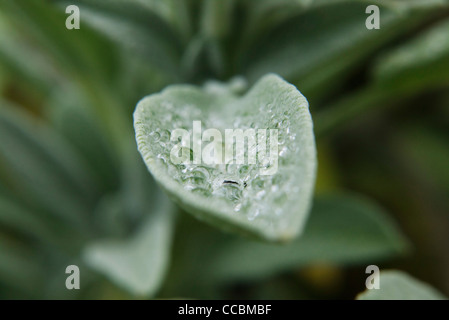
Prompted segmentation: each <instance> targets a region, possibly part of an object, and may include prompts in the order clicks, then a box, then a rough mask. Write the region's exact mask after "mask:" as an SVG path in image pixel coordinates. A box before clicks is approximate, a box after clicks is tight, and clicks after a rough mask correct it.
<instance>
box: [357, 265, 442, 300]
mask: <svg viewBox="0 0 449 320" xmlns="http://www.w3.org/2000/svg"><path fill="white" fill-rule="evenodd" d="M379 277H380V278H379V279H380V288H379V289H371V290H366V291H364V292H362V293H361V294H359V295H358V296H357V299H358V300H447V298H445V297H444V296H443V295H442V294H441V293H439V292H438V291H437V290H435V289H434V288H432V287H431V286H430V285H428V284H427V283H424V282H421V281H420V280H417V279H415V278H413V277H411V276H410V275H408V274H406V273H405V272H401V271H396V270H391V271H381V272H380V274H379Z"/></svg>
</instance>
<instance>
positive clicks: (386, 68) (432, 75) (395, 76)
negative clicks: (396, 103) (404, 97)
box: [375, 19, 449, 91]
mask: <svg viewBox="0 0 449 320" xmlns="http://www.w3.org/2000/svg"><path fill="white" fill-rule="evenodd" d="M448 34H449V20H447V19H446V20H444V21H442V22H439V23H438V24H437V25H435V26H434V27H432V28H431V29H430V30H426V31H425V32H423V33H422V34H420V35H418V36H417V37H415V38H413V39H412V40H411V41H409V42H407V43H406V44H404V45H402V46H400V47H399V48H397V49H394V50H393V51H391V52H388V53H387V54H384V55H383V56H382V57H381V58H380V59H379V62H378V64H377V66H376V68H375V80H377V82H379V83H380V84H381V85H382V86H386V87H389V86H393V87H395V88H398V87H410V89H409V90H410V91H412V90H417V89H422V88H423V87H424V88H427V87H429V86H430V87H431V86H435V85H441V84H444V85H448V84H449V79H448V77H447V74H448V73H449V38H448V36H447V35H448Z"/></svg>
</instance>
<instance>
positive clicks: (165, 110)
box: [134, 75, 316, 241]
mask: <svg viewBox="0 0 449 320" xmlns="http://www.w3.org/2000/svg"><path fill="white" fill-rule="evenodd" d="M232 86H233V84H231V85H230V86H229V87H228V88H226V86H224V85H221V84H217V83H209V84H208V85H206V86H205V87H204V88H202V89H201V88H196V87H193V86H170V87H168V88H167V89H165V90H164V91H162V93H159V94H154V95H150V96H148V97H146V98H144V99H143V100H141V101H140V102H139V104H138V105H137V107H136V111H135V112H134V127H135V130H136V140H137V144H138V147H139V151H140V153H141V155H142V157H143V159H144V161H145V163H146V165H147V167H148V169H149V170H150V172H151V173H152V175H153V176H154V178H155V179H156V181H158V183H159V184H160V185H161V186H162V187H163V189H165V190H166V191H167V192H168V193H169V194H170V195H171V197H172V198H173V199H174V200H175V201H177V203H178V204H179V205H180V206H181V207H182V208H184V209H185V210H186V211H188V212H190V213H191V214H193V215H195V216H197V217H198V218H200V219H204V220H205V221H208V222H210V223H212V224H214V225H216V226H218V227H220V228H223V229H227V230H231V231H239V232H241V233H244V234H247V235H252V236H256V237H258V238H261V239H265V240H270V241H288V240H291V239H293V238H294V237H295V236H297V235H298V234H299V233H300V231H301V229H302V228H303V226H304V223H305V221H306V218H307V214H308V211H309V205H310V200H311V197H312V192H313V185H314V181H315V169H316V150H315V141H314V136H313V131H312V119H311V117H310V113H309V110H308V104H307V100H306V99H305V98H304V96H302V95H301V93H300V92H299V91H298V90H297V89H296V88H295V87H294V86H292V85H290V84H288V83H287V82H285V81H284V80H282V79H281V78H280V77H278V76H276V75H267V76H265V77H263V78H262V79H261V80H260V81H259V82H258V83H257V84H256V85H255V86H254V87H253V88H252V89H251V90H250V91H249V92H248V93H247V94H246V95H245V96H243V97H241V98H239V97H238V96H236V95H235V94H233V93H232V92H231V90H233V89H232ZM234 86H235V87H236V88H235V89H234V90H238V86H239V85H238V83H237V84H235V83H234ZM195 120H200V121H201V122H202V126H203V128H204V129H206V128H216V129H218V130H221V132H223V131H224V129H226V128H230V129H232V128H238V129H242V130H243V129H245V130H247V129H274V130H278V136H279V139H278V142H279V145H277V144H276V143H273V144H271V145H272V146H278V150H277V151H272V152H273V154H274V155H275V156H277V155H279V157H278V159H276V160H273V161H272V162H271V165H268V164H264V163H262V161H261V160H263V158H262V157H261V154H259V158H258V160H257V163H256V164H248V165H246V164H242V165H235V164H231V162H232V161H228V163H227V164H226V165H225V164H220V165H209V164H206V163H205V162H204V161H203V162H202V163H200V164H198V165H196V164H187V165H184V164H183V163H181V164H178V165H175V164H173V162H172V160H171V159H170V153H171V150H172V148H173V147H176V145H177V144H175V143H174V141H170V132H171V131H172V130H174V129H176V128H185V129H189V130H190V129H191V128H192V121H195ZM267 132H268V131H267ZM270 134H272V133H270ZM261 137H262V138H268V134H267V135H266V136H265V137H264V136H259V139H260V140H262V138H261ZM217 139H218V140H219V137H217ZM218 140H217V141H215V142H214V143H215V144H216V146H217V148H222V146H223V143H221V144H220V143H219V142H218ZM270 140H271V138H270ZM198 141H199V140H198V139H195V140H193V143H194V144H195V145H197V143H198ZM209 141H210V140H209ZM267 144H269V142H267ZM178 147H179V145H178ZM228 147H229V145H228ZM259 147H260V146H259ZM185 148H187V149H186V150H188V151H187V153H188V154H192V153H193V148H194V147H191V146H190V143H189V146H186V147H185ZM190 148H192V149H190ZM195 148H196V147H195ZM200 148H201V147H200ZM228 150H229V149H228ZM231 150H232V149H231ZM245 152H246V151H245ZM200 153H201V151H198V152H197V155H196V156H200ZM223 155H224V152H223ZM193 156H195V155H194V154H193ZM217 160H218V161H219V162H220V161H221V162H223V161H222V160H223V159H219V157H218V151H217ZM246 161H247V160H246ZM246 163H248V161H247V162H246ZM266 165H268V167H267V166H266ZM276 166H277V171H276ZM269 168H274V170H273V172H271V174H272V175H270V174H267V175H263V174H264V171H263V170H265V169H269ZM270 170H271V169H270ZM267 173H270V172H267ZM273 173H274V174H273Z"/></svg>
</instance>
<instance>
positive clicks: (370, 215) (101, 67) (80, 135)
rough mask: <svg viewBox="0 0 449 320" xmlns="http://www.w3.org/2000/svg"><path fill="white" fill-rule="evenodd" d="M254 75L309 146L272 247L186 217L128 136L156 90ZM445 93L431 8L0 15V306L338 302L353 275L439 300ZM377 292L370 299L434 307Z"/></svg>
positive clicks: (447, 17)
mask: <svg viewBox="0 0 449 320" xmlns="http://www.w3.org/2000/svg"><path fill="white" fill-rule="evenodd" d="M69 4H76V5H78V6H79V8H80V11H81V29H80V30H67V29H66V28H65V20H66V18H67V16H68V15H67V14H65V8H66V6H67V5H69ZM369 4H377V5H378V6H379V7H380V10H381V28H380V30H367V29H366V28H365V19H366V18H367V14H365V8H366V7H367V6H368V5H369ZM267 73H277V74H279V75H280V76H281V77H283V78H284V79H285V80H286V81H288V82H290V83H292V84H294V85H295V86H297V87H298V89H299V90H300V91H301V92H302V93H303V94H304V95H305V96H306V97H307V99H308V101H309V104H310V111H311V113H312V118H313V121H314V127H315V135H316V141H317V148H318V163H319V165H318V179H317V186H316V190H315V195H316V196H315V199H314V205H313V209H312V212H311V213H310V218H309V220H308V223H307V226H306V229H305V232H304V234H303V235H302V236H301V237H299V238H297V239H295V240H294V241H293V242H291V243H289V244H286V245H274V244H266V243H261V242H255V241H252V240H249V239H245V238H241V237H239V236H237V235H233V234H226V233H222V232H221V231H220V230H217V229H215V228H213V227H211V226H209V225H207V224H205V223H202V222H201V221H197V220H196V219H195V218H193V217H191V216H190V215H188V214H186V213H184V212H182V210H180V209H179V208H177V207H176V206H175V205H174V204H172V203H171V202H170V200H168V199H167V198H166V196H165V195H164V193H163V192H162V191H161V190H160V189H159V187H158V186H157V185H156V184H155V182H154V181H153V179H152V177H151V175H150V174H149V173H148V171H147V169H146V168H145V166H144V164H143V162H142V160H141V157H140V155H139V154H138V152H137V147H136V143H135V138H134V131H133V127H132V112H133V111H134V108H135V105H136V103H137V102H138V101H139V100H140V99H141V98H142V97H144V96H146V95H148V94H151V93H155V92H158V91H160V90H161V89H163V88H164V87H166V86H167V85H170V84H181V83H191V84H198V85H201V84H203V83H204V82H205V81H207V80H211V79H212V80H219V81H225V82H226V81H229V80H230V79H232V78H233V77H235V76H241V77H243V78H244V79H246V80H247V81H248V84H249V85H252V84H254V82H255V81H257V80H258V79H259V78H260V77H261V76H263V75H265V74H267ZM448 88H449V2H448V1H445V0H414V1H412V0H410V1H401V0H391V1H386V0H385V1H381V0H372V1H362V0H359V1H357V0H354V1H344V0H316V1H312V0H291V1H289V0H278V1H276V0H242V1H237V0H234V1H232V0H209V1H200V0H188V1H180V0H166V1H162V0H147V1H145V0H129V1H125V0H113V1H100V0H74V1H63V0H54V1H43V0H14V1H12V0H0V298H3V299H14V298H38V299H52V298H59V299H80V298H84V299H90V298H92V299H107V298H112V299H116V298H176V297H187V298H253V299H258V298H265V299H271V298H273V299H310V298H340V299H347V298H350V299H352V298H354V297H355V296H356V294H357V293H359V292H361V291H363V290H364V288H365V286H364V284H365V278H366V276H367V275H365V267H366V266H367V265H369V264H376V265H378V266H379V267H380V268H381V269H384V268H395V269H400V270H403V271H406V272H408V273H410V274H412V275H413V276H415V277H416V278H419V279H421V280H424V281H426V282H429V283H431V284H432V285H433V286H434V287H436V288H437V289H438V290H439V291H441V292H442V293H444V294H446V295H448V294H449V250H448V248H449V237H448V233H449V216H448V214H449V201H448V199H449V168H448V167H449V131H448V128H449V91H448ZM72 264H75V265H78V266H79V267H80V269H81V289H80V290H71V291H69V290H67V289H66V288H65V279H66V276H67V275H66V274H65V273H64V272H65V268H66V266H68V265H72ZM385 279H386V280H384V281H385V287H386V288H387V289H386V291H385V295H382V294H380V295H377V296H376V295H374V296H371V297H372V298H376V299H377V298H388V299H391V298H410V297H411V298H413V297H418V298H429V297H430V298H437V297H439V294H438V293H434V292H433V291H432V292H427V291H426V290H433V289H428V288H427V287H426V288H424V289H423V287H422V286H421V285H420V284H416V283H415V282H413V281H415V280H412V279H411V278H410V277H409V276H406V275H402V274H401V273H397V272H391V273H386V274H385ZM382 286H384V283H382ZM391 288H393V289H394V290H391ZM398 288H399V289H398ZM401 288H404V291H402V292H401ZM388 290H390V291H388ZM414 290H416V292H417V294H416V295H415V296H413V294H412V295H410V292H414ZM421 290H424V291H426V292H425V293H422V292H421ZM404 292H407V295H405V294H404ZM380 293H382V291H380ZM364 297H365V298H366V297H367V295H365V296H364ZM368 298H369V296H368Z"/></svg>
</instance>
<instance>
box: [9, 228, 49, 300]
mask: <svg viewBox="0 0 449 320" xmlns="http://www.w3.org/2000/svg"><path fill="white" fill-rule="evenodd" d="M43 262H44V261H43V259H42V256H40V255H39V254H37V251H36V250H35V248H32V247H30V246H27V245H25V244H24V243H19V242H17V241H13V240H12V239H9V238H8V237H6V236H5V235H3V234H1V233H0V282H1V283H3V284H6V285H8V286H9V287H11V288H14V289H19V290H21V291H22V292H26V293H28V294H30V295H31V296H32V297H35V296H36V288H42V286H43V285H44V283H43V281H42V279H43V275H44V271H45V269H44V264H43Z"/></svg>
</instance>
